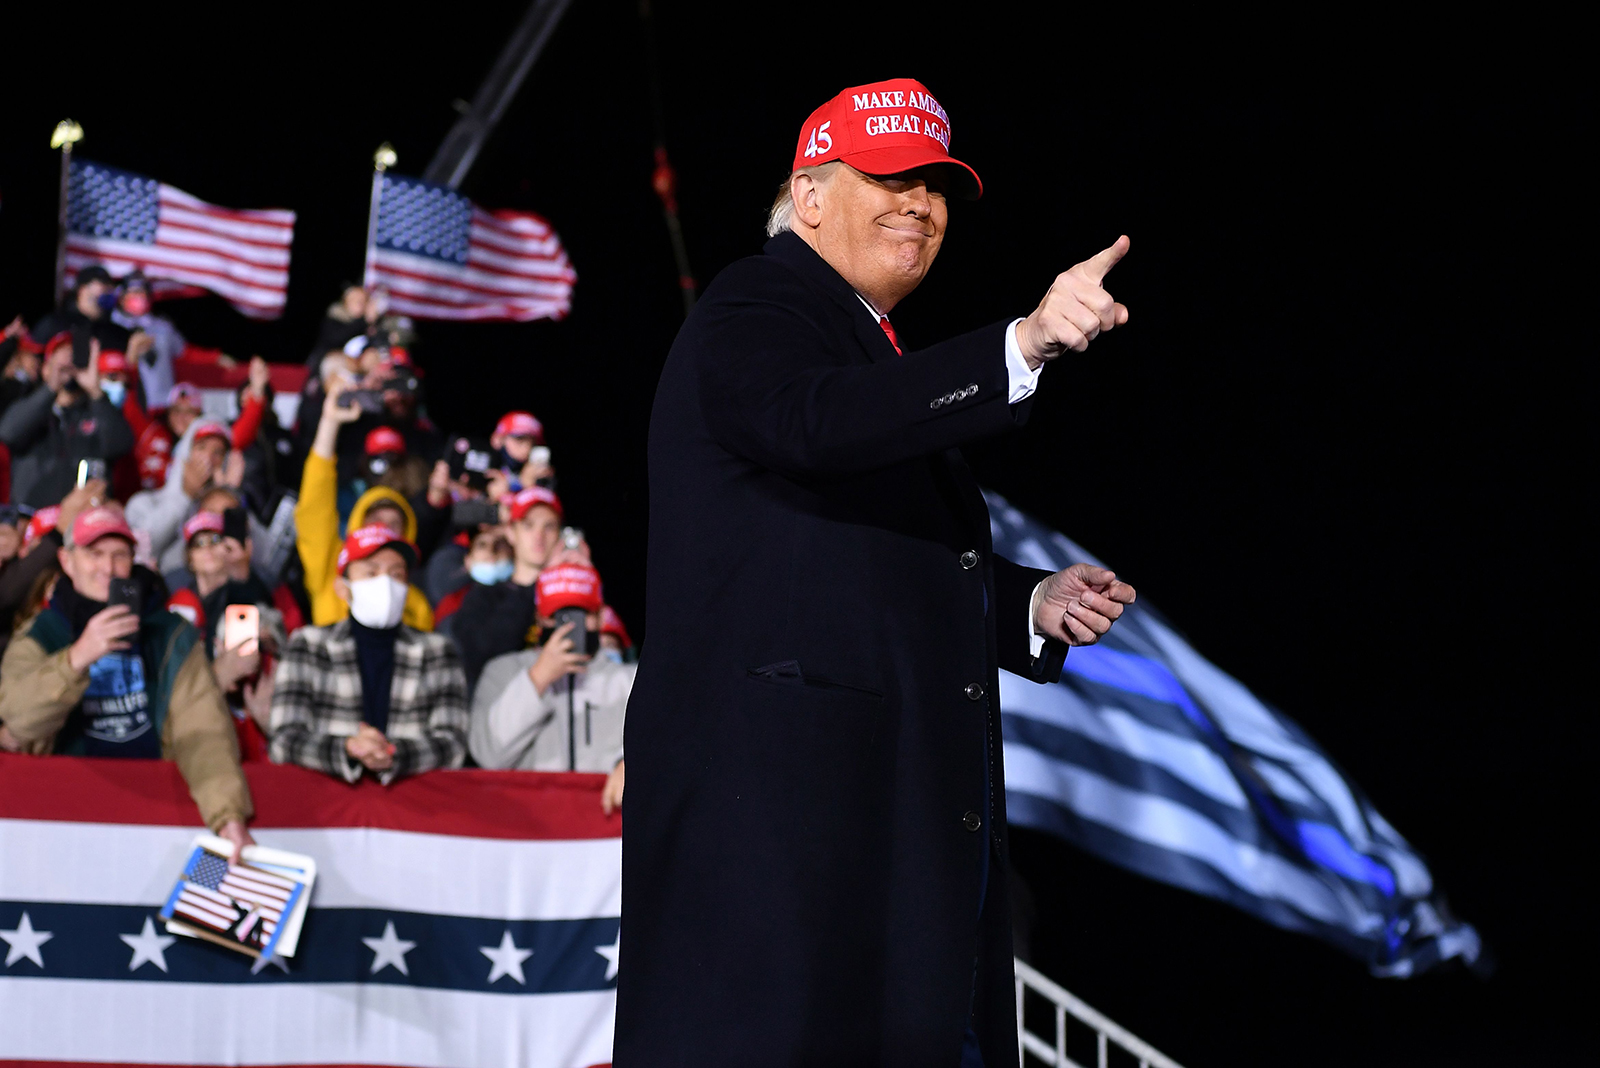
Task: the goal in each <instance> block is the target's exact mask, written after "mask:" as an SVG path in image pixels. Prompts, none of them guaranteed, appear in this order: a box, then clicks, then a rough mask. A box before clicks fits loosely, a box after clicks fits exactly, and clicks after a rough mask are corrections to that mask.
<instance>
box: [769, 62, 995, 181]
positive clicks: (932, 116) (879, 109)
mask: <svg viewBox="0 0 1600 1068" xmlns="http://www.w3.org/2000/svg"><path fill="white" fill-rule="evenodd" d="M834 160H843V161H844V162H846V163H848V164H849V165H850V166H852V167H854V168H855V169H856V170H858V171H860V172H862V173H863V174H899V173H900V172H901V171H909V170H911V169H912V168H914V167H926V166H928V165H930V164H935V163H938V164H944V165H946V166H947V167H948V169H949V172H950V176H951V178H952V179H953V182H952V190H951V191H952V192H954V193H956V194H957V195H958V196H962V197H965V198H966V199H968V200H976V199H978V197H980V196H982V195H983V182H982V180H980V179H979V178H978V172H977V171H975V170H973V169H972V168H971V167H969V166H967V165H966V164H965V163H962V162H961V161H960V160H958V159H952V158H950V116H949V115H947V114H945V110H944V108H942V107H940V106H939V102H938V101H937V100H935V99H934V98H933V94H931V93H929V92H928V88H927V86H925V85H923V84H922V83H921V82H919V81H916V80H915V79H912V78H891V79H889V80H888V81H886V82H871V83H869V84H867V85H857V86H852V87H851V88H849V89H846V90H844V91H843V92H842V93H840V94H839V95H838V96H836V97H834V98H833V99H832V100H830V101H828V102H827V103H826V104H824V105H822V106H821V107H820V108H818V109H817V110H815V111H813V112H812V113H811V117H810V118H808V119H807V120H806V122H805V125H804V126H802V127H801V128H800V142H799V144H798V145H796V147H795V150H794V166H793V167H791V168H790V169H791V170H796V171H797V170H799V169H800V168H801V167H815V166H816V165H817V164H819V163H831V162H833V161H834Z"/></svg>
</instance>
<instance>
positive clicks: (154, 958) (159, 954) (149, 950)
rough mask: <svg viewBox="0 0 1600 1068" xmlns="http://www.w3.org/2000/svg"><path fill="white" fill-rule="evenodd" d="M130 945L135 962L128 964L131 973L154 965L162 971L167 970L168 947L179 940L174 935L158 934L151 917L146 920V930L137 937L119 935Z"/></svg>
mask: <svg viewBox="0 0 1600 1068" xmlns="http://www.w3.org/2000/svg"><path fill="white" fill-rule="evenodd" d="M117 937H118V938H120V939H122V940H123V941H124V942H126V943H128V945H130V946H132V947H133V960H131V961H129V962H128V970H129V971H130V972H132V971H137V970H138V969H139V965H141V964H154V965H155V966H156V967H157V968H160V969H161V970H162V971H166V970H167V947H168V946H170V945H172V943H174V942H176V941H177V940H178V939H177V938H176V937H175V936H173V935H162V934H156V926H155V924H154V923H152V922H151V921H150V917H149V916H146V917H145V918H144V930H142V931H140V932H139V933H138V934H136V935H118V936H117Z"/></svg>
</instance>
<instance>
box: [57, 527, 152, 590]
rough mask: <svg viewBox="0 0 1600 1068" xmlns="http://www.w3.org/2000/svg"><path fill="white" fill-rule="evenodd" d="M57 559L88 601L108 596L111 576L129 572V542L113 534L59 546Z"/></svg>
mask: <svg viewBox="0 0 1600 1068" xmlns="http://www.w3.org/2000/svg"><path fill="white" fill-rule="evenodd" d="M57 559H58V560H60V562H61V570H63V571H65V572H66V573H67V577H68V578H69V579H71V580H72V585H73V588H75V589H76V590H77V591H78V592H79V593H81V594H82V595H83V596H85V597H87V598H88V599H89V600H91V601H104V600H106V599H107V598H109V597H110V596H111V580H112V579H114V578H121V579H125V578H127V577H128V576H129V575H131V574H133V545H132V544H131V543H129V542H128V541H126V540H124V539H123V538H121V537H118V536H116V535H107V536H105V537H103V538H99V539H96V540H95V542H94V543H93V544H90V545H77V546H72V547H70V548H65V549H62V550H60V552H59V553H58V554H57Z"/></svg>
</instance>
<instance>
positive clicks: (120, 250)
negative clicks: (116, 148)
mask: <svg viewBox="0 0 1600 1068" xmlns="http://www.w3.org/2000/svg"><path fill="white" fill-rule="evenodd" d="M294 219H295V215H294V212H292V211H285V210H279V209H243V208H222V207H218V206H217V205H215V204H207V203H206V202H205V201H203V200H201V199H200V198H198V197H195V196H191V195H190V194H188V193H185V192H184V191H183V190H181V189H175V188H173V187H172V186H170V185H166V184H165V183H163V182H158V181H156V180H155V179H154V178H146V177H144V176H143V175H138V174H133V173H131V172H129V171H123V170H118V169H117V168H115V167H107V166H105V165H104V164H100V163H91V162H89V161H87V160H74V161H73V162H72V167H71V171H70V174H69V178H68V192H67V242H66V244H67V247H66V253H67V255H66V270H67V279H66V281H67V283H68V284H69V285H70V284H71V282H72V279H73V277H74V276H76V274H77V272H78V271H79V270H81V269H82V268H84V267H88V266H90V265H92V264H100V265H101V266H103V267H105V268H106V269H107V270H108V271H110V272H111V273H112V274H113V275H117V276H120V275H124V274H127V273H128V272H129V271H131V270H133V269H134V268H138V269H139V270H141V271H143V272H144V274H145V276H146V277H147V278H149V279H151V280H152V281H153V282H154V287H153V288H154V290H155V295H156V296H157V297H158V298H170V297H181V296H197V295H199V294H200V293H203V292H211V293H215V294H217V295H218V296H220V297H222V298H224V299H225V300H227V301H228V302H229V303H230V304H232V305H233V306H234V307H235V308H237V309H238V310H239V311H240V312H241V313H242V314H244V315H248V316H250V317H251V318H253V319H276V318H278V317H279V316H280V315H282V314H283V305H284V301H285V299H286V298H287V295H288V290H289V248H290V245H291V244H292V243H293V241H294Z"/></svg>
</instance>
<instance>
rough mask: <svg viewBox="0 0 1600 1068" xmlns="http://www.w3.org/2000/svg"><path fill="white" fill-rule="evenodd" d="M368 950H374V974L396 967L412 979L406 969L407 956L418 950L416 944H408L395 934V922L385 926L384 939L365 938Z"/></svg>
mask: <svg viewBox="0 0 1600 1068" xmlns="http://www.w3.org/2000/svg"><path fill="white" fill-rule="evenodd" d="M361 941H363V942H365V943H366V946H367V948H368V949H370V950H372V972H371V974H373V975H377V974H378V973H379V972H381V971H383V969H385V968H387V967H389V966H390V965H393V966H394V969H395V971H397V972H399V973H400V974H401V975H404V976H406V977H408V978H409V977H410V975H411V972H410V970H409V969H407V968H406V954H407V953H410V952H411V951H412V950H413V949H416V948H417V944H416V943H415V942H408V941H406V940H405V939H403V938H401V937H400V936H399V935H397V934H395V933H394V921H393V920H390V921H389V922H388V923H386V924H384V927H383V937H382V938H363V939H362V940H361Z"/></svg>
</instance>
